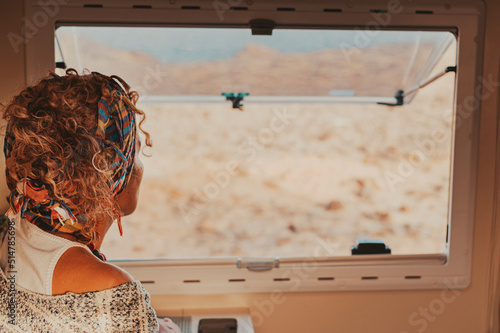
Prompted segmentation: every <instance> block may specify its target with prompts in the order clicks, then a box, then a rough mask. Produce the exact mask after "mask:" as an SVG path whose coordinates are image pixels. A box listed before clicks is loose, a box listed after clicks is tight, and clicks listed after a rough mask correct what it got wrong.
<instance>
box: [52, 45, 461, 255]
mask: <svg viewBox="0 0 500 333" xmlns="http://www.w3.org/2000/svg"><path fill="white" fill-rule="evenodd" d="M66 38H69V37H66ZM61 43H62V44H63V45H64V43H65V42H64V38H62V37H61ZM66 43H68V42H66ZM92 43H95V42H93V41H89V40H84V39H82V40H80V47H81V49H82V50H84V51H85V52H83V51H82V52H83V53H82V54H83V55H85V57H88V58H89V59H92V62H91V63H90V64H89V65H88V66H89V67H90V66H91V67H92V68H89V69H90V70H95V71H99V72H102V73H106V74H117V75H120V76H121V77H123V78H124V79H125V80H126V81H127V82H129V83H131V85H132V87H133V88H136V89H137V90H138V91H139V92H140V93H142V95H143V96H144V95H146V96H144V97H147V95H155V94H183V93H185V91H188V90H187V89H188V88H190V87H191V88H192V90H194V91H195V92H196V93H198V94H209V93H213V92H214V91H220V88H221V87H222V86H224V85H227V81H224V77H217V75H215V73H218V72H220V71H221V70H222V68H228V67H229V68H231V67H233V68H234V64H235V62H237V63H238V64H241V66H239V70H241V71H242V73H245V72H248V71H252V70H253V71H255V73H254V74H255V75H249V76H245V75H241V76H237V77H238V80H236V81H235V82H231V84H232V85H241V86H244V87H247V88H248V89H249V90H250V91H252V92H253V91H258V89H261V90H262V92H269V91H272V92H273V93H276V94H292V95H293V94H296V93H298V92H299V91H301V92H304V91H306V92H307V93H306V95H314V94H319V95H321V94H324V93H325V92H324V91H323V92H319V90H321V87H324V86H325V84H326V82H330V81H331V80H333V78H334V77H335V80H337V81H335V80H334V81H335V82H336V83H335V84H333V85H332V84H331V82H330V83H329V84H330V85H331V86H335V88H336V89H352V87H353V86H354V87H358V86H359V87H361V88H360V89H361V90H362V91H363V92H366V93H369V94H372V95H377V94H383V93H386V91H387V89H389V88H390V89H392V87H393V86H394V83H393V82H392V81H391V75H393V74H391V73H396V72H395V69H397V68H398V66H397V64H395V63H391V61H389V60H388V59H389V58H387V56H386V55H384V53H383V47H378V49H376V50H374V54H378V57H379V58H373V57H372V58H371V59H369V61H367V60H366V59H354V60H353V61H355V62H358V63H356V66H358V68H359V69H360V72H363V68H364V67H363V66H366V68H367V69H368V68H373V66H371V65H370V63H372V62H374V61H378V60H380V62H382V63H383V64H384V65H383V67H384V66H385V67H387V69H388V70H387V73H386V72H385V71H383V72H374V71H372V72H364V74H363V76H358V77H357V79H356V76H355V75H351V76H349V75H350V74H349V75H348V74H345V75H344V76H343V75H342V73H343V70H344V69H342V66H341V63H340V60H338V59H340V58H339V55H338V52H339V51H338V50H332V51H328V52H326V51H324V52H323V53H322V54H316V55H311V54H307V53H305V54H298V55H297V54H294V55H284V54H280V53H279V52H276V51H272V52H271V51H270V50H265V49H262V48H260V49H259V47H258V46H255V45H250V46H249V47H248V48H247V49H245V50H244V51H242V52H241V53H240V54H238V55H237V56H236V57H239V58H238V59H231V60H224V61H222V60H217V61H214V62H213V63H210V62H208V63H202V64H200V63H194V64H191V65H186V64H166V63H162V62H161V61H159V60H158V59H155V58H153V57H150V56H148V55H146V54H143V53H140V52H128V51H123V50H116V49H110V48H109V47H108V48H109V49H106V47H107V46H104V45H93V44H92ZM71 45H72V44H71ZM98 47H99V48H98ZM63 49H64V48H63ZM98 49H99V50H100V51H99V52H96V50H98ZM103 49H104V51H103ZM67 50H68V51H65V58H66V61H67V63H68V65H70V66H71V59H74V58H75V57H76V55H75V54H73V55H72V54H71V48H67ZM75 52H76V51H75ZM265 52H267V53H265ZM335 52H337V54H336V56H335ZM398 52H402V53H403V52H405V48H404V47H401V48H400V50H399V51H398ZM264 53H265V54H266V57H265V58H266V59H268V62H266V63H264V64H262V63H261V65H260V66H261V67H255V68H254V67H252V63H251V59H253V58H255V57H256V55H262V54H264ZM83 55H82V57H83ZM313 56H314V57H313ZM419 56H420V55H419ZM454 56H455V55H454V53H453V47H451V48H450V49H449V50H448V51H447V53H446V54H445V56H444V57H443V58H442V59H441V60H440V62H439V64H437V66H436V67H435V69H436V70H439V69H442V68H444V67H445V66H448V65H453V64H454ZM311 57H313V58H315V59H323V60H322V61H318V62H311V61H308V59H310V58H311ZM292 58H293V59H292ZM401 58H404V57H398V59H401ZM331 59H337V60H335V61H336V63H335V61H333V60H331ZM329 61H330V62H331V63H329ZM80 62H81V63H85V61H83V60H82V59H80ZM224 62H225V63H224ZM75 66H76V65H75ZM86 66H87V65H86ZM280 66H285V67H286V69H289V70H285V71H283V69H281V70H280V71H278V70H277V69H276V68H279V67H280ZM332 66H333V67H332ZM335 66H336V67H335ZM312 67H314V68H312ZM385 67H384V68H385ZM148 68H150V69H154V68H160V70H161V71H162V72H163V73H167V74H166V76H165V77H164V78H162V79H161V80H158V81H157V85H154V87H151V89H148V90H146V89H143V88H144V77H145V75H147V73H148ZM324 68H329V70H328V71H325V70H322V69H324ZM331 68H339V71H338V72H336V73H334V74H332V70H331ZM390 68H394V70H392V71H391V70H390ZM271 69H272V70H271ZM311 71H313V72H315V73H316V74H315V75H316V76H315V77H314V79H311V78H308V77H306V76H305V74H304V73H307V72H311ZM281 72H285V73H288V74H287V76H286V77H284V78H283V77H280V75H279V73H281ZM186 73H189V75H188V74H186ZM325 73H326V74H325ZM384 75H387V77H386V76H384ZM187 76H189V77H187ZM186 77H187V78H186ZM259 78H260V79H259ZM374 78H376V79H374ZM245 79H247V80H245ZM257 79H259V82H257V81H256V80H257ZM279 80H285V82H288V84H287V85H285V87H286V89H285V88H283V87H281V88H273V87H275V86H276V82H278V81H279ZM186 82H199V84H198V85H196V84H194V83H193V85H192V86H189V85H187V84H186ZM380 82H391V83H390V84H388V87H385V86H383V85H381V84H380ZM453 84H454V76H453V74H448V75H446V76H444V77H442V78H441V79H439V80H438V81H436V82H434V83H432V84H431V85H429V86H428V87H426V88H424V89H422V90H421V91H419V92H418V94H417V95H416V97H415V98H414V99H413V101H412V102H411V104H410V105H407V106H404V107H388V106H380V105H358V104H350V105H347V104H345V105H341V104H314V103H310V104H293V103H282V104H278V103H276V104H250V103H249V104H248V105H245V108H244V110H243V111H238V110H234V109H232V108H231V107H230V105H229V103H214V104H203V103H182V104H181V103H179V104H174V103H163V104H160V103H158V104H153V103H151V102H148V103H147V102H141V101H139V104H138V106H139V107H140V108H141V109H142V110H144V111H145V112H146V115H147V120H146V123H145V126H144V128H145V129H146V130H147V131H148V132H150V133H151V136H152V139H153V148H152V149H149V148H146V149H145V150H144V153H145V154H146V155H148V156H144V155H141V160H142V161H143V163H144V166H145V175H144V179H143V183H142V187H141V195H140V202H139V207H138V209H137V211H136V212H135V213H134V214H133V215H131V216H127V217H124V218H123V222H122V223H123V230H124V235H123V237H120V236H119V233H118V228H117V227H115V226H113V227H112V228H111V229H110V231H109V232H108V234H107V236H106V240H105V242H104V244H103V247H102V251H103V252H104V253H105V254H106V255H107V257H108V258H109V259H125V258H127V259H137V258H141V259H144V258H193V257H196V258H200V257H230V256H266V257H269V256H271V257H272V256H281V257H286V256H292V257H297V256H299V257H301V256H312V255H314V251H315V249H316V248H318V246H320V245H319V244H320V242H326V243H328V244H329V247H330V248H331V249H332V253H331V254H332V255H349V254H350V246H351V245H353V244H355V242H356V239H383V240H384V241H385V242H386V244H387V245H389V246H390V247H391V249H392V253H394V254H415V253H437V252H442V251H443V250H444V247H445V237H446V225H447V220H448V200H449V199H448V195H449V181H450V167H451V165H450V158H451V152H452V144H451V140H450V139H451V135H452V128H451V119H452V117H451V116H452V100H453ZM137 87H139V88H140V89H139V88H137ZM214 87H215V88H214ZM141 89H142V91H141ZM211 89H212V90H211ZM273 89H274V90H273ZM279 89H282V90H279ZM283 89H284V90H283ZM189 91H191V90H189ZM261 94H264V93H261ZM144 100H145V101H147V98H145V99H144Z"/></svg>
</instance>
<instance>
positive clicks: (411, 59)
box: [56, 21, 455, 108]
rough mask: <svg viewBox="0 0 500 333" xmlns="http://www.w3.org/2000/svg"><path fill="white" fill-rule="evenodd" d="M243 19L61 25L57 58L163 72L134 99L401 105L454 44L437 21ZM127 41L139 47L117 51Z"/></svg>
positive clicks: (133, 73)
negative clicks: (394, 24)
mask: <svg viewBox="0 0 500 333" xmlns="http://www.w3.org/2000/svg"><path fill="white" fill-rule="evenodd" d="M270 22H272V21H270ZM264 23H266V21H264ZM260 24H261V25H262V24H263V23H260ZM271 27H272V25H271ZM251 28H252V29H247V28H199V27H197V28H196V27H189V28H186V27H163V28H159V27H155V28H153V27H143V28H139V27H103V26H101V27H88V26H62V27H59V29H58V30H57V32H56V46H57V48H58V50H57V55H58V56H59V58H58V59H57V61H58V62H57V64H58V66H57V67H60V68H64V67H72V68H76V69H78V70H83V69H84V68H93V69H96V70H98V71H103V72H104V71H111V72H119V70H120V69H121V68H127V72H128V74H129V76H130V77H131V80H132V84H135V85H140V82H138V78H140V77H142V72H143V69H144V68H146V67H148V66H150V67H155V68H157V70H158V71H160V72H162V73H163V75H166V76H168V77H169V80H164V81H163V82H161V83H160V84H158V85H157V86H155V87H154V89H152V90H150V91H148V96H146V98H145V99H143V102H148V101H149V102H165V103H168V102H189V103H193V102H199V103H201V102H203V103H206V102H222V101H226V100H228V101H230V102H231V104H230V105H232V107H233V108H240V107H241V106H242V105H243V103H246V102H249V103H251V102H265V103H269V102H275V103H285V102H286V103H290V102H292V103H370V104H375V103H378V104H385V105H403V104H408V103H410V102H411V101H412V100H413V98H414V97H415V95H416V93H417V92H418V90H419V88H420V87H422V86H425V85H426V84H430V83H431V82H432V81H434V80H435V79H438V78H439V77H440V76H441V75H443V74H445V73H448V72H450V71H454V68H455V67H454V66H455V58H454V57H450V58H449V59H448V63H446V66H443V67H442V68H435V66H436V63H437V62H438V61H439V60H440V59H441V57H442V56H443V54H444V53H445V51H446V50H447V49H448V48H450V47H452V48H454V47H455V36H454V35H453V34H452V33H450V32H445V31H377V32H376V33H367V32H366V31H364V30H359V29H358V30H356V29H353V30H345V29H344V30H338V29H337V30H326V29H272V28H269V29H268V30H265V29H264V28H262V27H260V26H259V29H260V30H256V29H257V28H255V26H253V27H252V26H251ZM263 29H264V30H263ZM256 31H258V33H256ZM262 31H264V32H265V33H263V32H262ZM452 45H453V46H452ZM103 48H104V49H105V50H106V51H108V54H110V56H105V54H102V52H100V51H101V50H102V49H103ZM127 51H128V52H134V53H135V54H137V55H142V56H141V57H137V56H136V57H134V58H132V57H120V56H119V55H120V54H123V53H124V52H127ZM453 53H454V52H453ZM453 53H452V54H453ZM111 55H116V56H111ZM441 66H442V65H441ZM433 70H435V71H437V72H436V73H435V74H433V75H432V76H431V73H433V72H432V71H433ZM200 73H202V74H203V80H200V79H199V78H200ZM134 80H137V82H135V81H134Z"/></svg>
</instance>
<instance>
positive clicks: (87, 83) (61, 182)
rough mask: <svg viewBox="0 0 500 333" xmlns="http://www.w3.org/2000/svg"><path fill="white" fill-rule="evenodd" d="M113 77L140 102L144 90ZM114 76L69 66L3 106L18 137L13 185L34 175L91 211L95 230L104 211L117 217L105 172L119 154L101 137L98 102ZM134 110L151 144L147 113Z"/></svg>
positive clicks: (72, 204)
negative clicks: (81, 71) (145, 125)
mask: <svg viewBox="0 0 500 333" xmlns="http://www.w3.org/2000/svg"><path fill="white" fill-rule="evenodd" d="M111 78H114V79H116V80H118V81H119V82H120V83H121V84H122V86H123V87H124V88H125V91H126V92H127V94H128V95H129V97H130V99H131V101H132V102H133V105H135V103H136V102H137V100H138V98H139V95H138V93H137V92H135V91H130V86H129V85H128V84H127V83H126V82H125V81H124V80H123V79H121V78H120V77H118V76H111ZM108 80H109V77H106V76H103V75H101V74H98V73H90V74H89V73H87V74H83V75H79V74H78V72H77V71H76V70H74V69H68V70H67V71H66V75H65V76H60V77H59V76H57V75H51V76H48V77H46V78H43V79H42V80H41V81H39V82H38V83H37V84H35V85H33V86H30V87H27V88H26V89H24V90H23V91H22V92H21V93H20V94H19V95H17V96H15V97H14V98H13V99H12V101H11V102H10V103H8V104H7V105H5V106H3V116H2V117H3V118H4V119H5V120H7V124H8V125H7V126H8V135H12V137H13V138H14V140H13V143H12V147H9V151H10V152H9V154H8V156H6V176H7V185H8V187H9V189H10V190H11V191H12V190H14V189H15V188H16V186H17V184H18V183H20V182H21V183H22V182H24V181H25V180H26V179H30V180H31V181H33V182H35V183H36V184H38V185H40V186H44V187H45V188H46V189H47V190H48V192H49V195H50V197H51V198H53V199H55V200H58V201H62V202H64V203H65V204H66V205H67V206H68V207H69V208H70V209H71V210H72V211H75V212H78V214H82V215H85V216H86V218H87V220H88V223H89V225H87V226H85V227H86V228H89V229H90V228H93V227H94V226H95V223H96V221H97V220H98V217H99V216H101V215H102V214H106V215H108V216H110V217H112V218H116V217H117V208H118V207H117V206H116V204H115V202H114V198H113V197H112V189H111V188H110V187H109V185H108V182H109V180H110V179H109V177H110V176H109V173H107V172H102V171H103V170H108V169H109V168H110V161H112V160H113V159H114V158H115V154H117V152H116V151H114V150H113V149H111V150H110V149H104V148H102V147H103V144H102V143H103V142H102V139H100V138H98V137H96V130H97V117H98V102H99V100H100V99H101V97H105V98H109V96H106V94H109V91H108V90H107V89H104V87H105V85H106V83H107V82H108ZM133 111H134V113H135V114H137V115H140V116H141V118H142V119H141V121H140V122H139V129H140V130H141V132H142V133H143V134H144V135H145V136H146V142H145V143H146V145H147V146H149V147H151V146H152V143H151V139H150V136H149V133H148V132H146V131H144V130H143V129H142V124H143V122H144V121H145V114H144V112H143V111H141V110H139V109H137V108H136V107H133ZM6 152H7V150H6Z"/></svg>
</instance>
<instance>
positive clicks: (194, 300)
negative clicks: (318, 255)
mask: <svg viewBox="0 0 500 333" xmlns="http://www.w3.org/2000/svg"><path fill="white" fill-rule="evenodd" d="M478 1H479V0H478ZM450 3H451V4H452V5H453V1H452V0H450ZM487 6H488V10H487V23H486V24H487V26H488V34H487V35H486V52H485V63H484V73H485V75H484V76H485V77H487V76H488V75H489V74H491V75H492V79H493V81H495V82H498V81H500V79H499V57H500V46H499V45H500V43H499V42H498V36H500V25H499V24H498V23H495V20H497V18H498V17H500V4H499V3H498V1H497V0H487ZM0 13H1V14H0V15H1V17H2V19H1V20H0V35H1V38H0V50H1V52H0V60H1V63H0V101H2V102H5V101H6V100H8V99H9V98H10V97H11V96H12V94H13V93H14V92H15V91H17V90H18V89H19V88H20V86H21V85H22V84H23V83H24V78H25V73H24V67H23V66H24V53H23V48H22V46H23V45H22V44H21V45H19V47H20V51H19V52H18V53H16V52H14V50H13V48H12V46H11V45H10V42H9V40H8V39H7V38H5V37H6V36H7V35H8V34H9V33H10V32H13V33H16V34H17V35H19V36H22V33H21V23H22V21H21V17H22V15H23V1H21V0H18V1H0ZM27 42H28V43H29V39H28V40H27ZM496 89H497V91H496V94H495V95H493V96H494V97H491V98H489V99H487V100H485V101H483V107H482V116H481V123H480V126H481V135H480V144H481V148H480V150H479V170H478V188H477V204H476V208H477V209H476V220H475V230H474V233H475V234H474V254H473V273H472V283H471V286H470V287H469V288H468V289H466V290H463V291H457V292H456V293H453V292H449V291H441V290H436V291H391V292H375V291H374V292H332V293H295V294H294V293H290V294H284V295H281V296H277V295H272V294H236V295H203V296H168V295H165V296H154V297H153V298H152V303H153V306H154V307H155V309H156V310H157V312H158V314H160V315H161V314H178V313H179V309H189V308H214V307H248V308H249V309H250V311H251V313H252V314H253V317H254V319H255V320H256V321H259V322H257V324H259V325H257V327H256V332H257V333H271V332H384V333H385V332H395V333H403V332H407V333H412V332H428V333H433V332H435V333H442V332H458V333H460V332H464V333H472V332H474V333H476V332H488V323H489V322H490V321H491V322H495V320H497V317H496V315H495V314H494V311H497V310H498V309H497V307H496V306H494V305H496V304H497V303H498V301H497V299H498V294H495V295H494V296H496V297H491V295H493V294H492V293H493V292H494V290H496V289H498V288H493V287H495V285H491V284H490V281H491V280H490V274H491V273H498V271H497V270H498V267H499V265H498V264H497V263H496V258H497V257H493V256H492V253H496V252H494V251H493V246H494V242H495V241H496V238H495V237H496V233H495V231H498V230H499V229H500V228H496V229H495V228H494V227H495V223H494V221H496V223H499V222H500V221H498V218H497V217H496V216H494V211H495V205H496V203H497V202H496V201H495V199H497V197H498V188H497V187H495V183H494V182H493V181H492V180H493V179H494V177H495V170H496V165H495V162H496V158H495V154H496V146H497V145H496V143H497V141H498V138H497V129H498V128H497V124H498V110H499V101H498V87H497V88H496ZM0 141H2V142H3V140H0ZM0 145H1V144H0ZM1 156H2V157H0V170H4V161H3V154H1ZM1 175H2V176H1V181H0V194H1V197H2V198H0V209H5V207H6V205H5V200H4V197H5V195H6V194H7V190H6V187H5V185H4V174H3V171H2V172H1ZM496 249H498V248H496ZM497 276H498V274H497ZM443 299H445V300H447V303H444V302H443V301H442V300H443ZM441 304H445V306H444V308H442V307H440V306H439V305H441ZM412 319H413V321H412ZM496 331H498V330H496ZM491 332H494V331H491Z"/></svg>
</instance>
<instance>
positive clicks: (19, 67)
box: [0, 1, 29, 213]
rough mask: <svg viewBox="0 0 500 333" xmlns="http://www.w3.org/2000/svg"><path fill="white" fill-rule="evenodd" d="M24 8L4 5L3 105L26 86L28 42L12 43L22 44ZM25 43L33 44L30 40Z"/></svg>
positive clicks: (0, 199)
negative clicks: (25, 55) (25, 52)
mask: <svg viewBox="0 0 500 333" xmlns="http://www.w3.org/2000/svg"><path fill="white" fill-rule="evenodd" d="M23 4H24V1H0V13H1V14H0V15H1V19H0V36H1V38H0V50H1V51H0V103H5V102H7V101H8V100H9V99H10V98H11V97H12V96H13V94H14V93H16V92H18V91H19V89H20V88H21V87H22V86H23V84H24V82H25V71H24V42H21V43H15V44H14V45H16V47H13V45H12V43H11V41H10V40H12V39H13V38H17V37H19V38H20V39H21V40H22V36H23V33H22V30H21V29H22V20H21V18H22V16H23V13H24V12H23V10H24V8H23V7H24V6H23ZM14 34H15V36H14ZM9 39H10V40H9ZM25 41H27V42H29V39H25ZM16 48H17V50H16ZM16 51H17V52H16ZM4 127H5V123H4V122H3V121H1V120H0V148H1V150H0V152H1V154H0V213H4V212H5V211H6V209H7V201H6V199H5V198H6V197H7V194H8V190H7V186H6V184H5V171H4V170H5V159H4V156H3V134H4V130H5V128H4Z"/></svg>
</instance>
